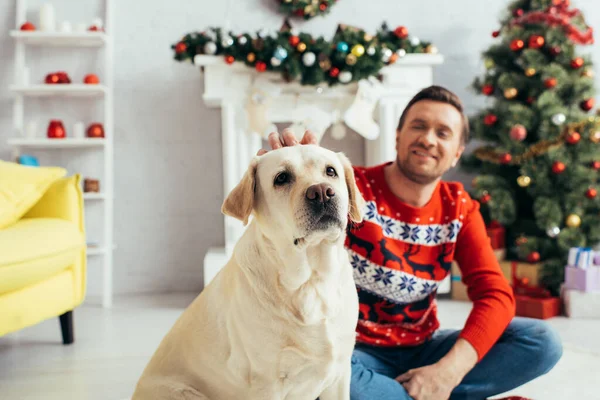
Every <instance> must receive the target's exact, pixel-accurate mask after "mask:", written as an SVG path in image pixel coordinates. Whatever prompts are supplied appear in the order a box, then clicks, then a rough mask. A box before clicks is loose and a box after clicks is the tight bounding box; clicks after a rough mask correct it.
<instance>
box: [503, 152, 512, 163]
mask: <svg viewBox="0 0 600 400" xmlns="http://www.w3.org/2000/svg"><path fill="white" fill-rule="evenodd" d="M511 161H512V156H511V155H510V154H509V153H504V154H502V155H501V156H500V163H502V164H509V163H510V162H511Z"/></svg>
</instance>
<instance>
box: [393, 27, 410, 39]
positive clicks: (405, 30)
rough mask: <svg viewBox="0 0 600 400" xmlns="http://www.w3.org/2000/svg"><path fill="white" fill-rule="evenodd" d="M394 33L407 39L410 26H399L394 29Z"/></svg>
mask: <svg viewBox="0 0 600 400" xmlns="http://www.w3.org/2000/svg"><path fill="white" fill-rule="evenodd" d="M394 34H395V35H396V36H398V37H399V38H400V39H406V38H407V37H408V28H407V27H405V26H399V27H397V28H396V29H394Z"/></svg>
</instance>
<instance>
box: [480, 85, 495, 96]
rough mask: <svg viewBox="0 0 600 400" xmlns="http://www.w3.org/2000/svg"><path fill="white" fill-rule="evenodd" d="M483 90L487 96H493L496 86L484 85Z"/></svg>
mask: <svg viewBox="0 0 600 400" xmlns="http://www.w3.org/2000/svg"><path fill="white" fill-rule="evenodd" d="M481 92H482V93H483V94H485V95H486V96H491V95H492V94H493V93H494V86H493V85H490V84H487V85H483V87H482V88H481Z"/></svg>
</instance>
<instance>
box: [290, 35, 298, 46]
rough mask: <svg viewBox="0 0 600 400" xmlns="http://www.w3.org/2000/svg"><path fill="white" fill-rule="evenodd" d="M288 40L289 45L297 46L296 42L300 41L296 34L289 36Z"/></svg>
mask: <svg viewBox="0 0 600 400" xmlns="http://www.w3.org/2000/svg"><path fill="white" fill-rule="evenodd" d="M289 42H290V45H292V46H294V47H296V46H298V43H300V38H299V37H298V36H290V39H289Z"/></svg>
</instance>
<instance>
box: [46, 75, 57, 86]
mask: <svg viewBox="0 0 600 400" xmlns="http://www.w3.org/2000/svg"><path fill="white" fill-rule="evenodd" d="M44 82H46V83H47V84H48V85H54V84H57V83H59V82H60V77H59V76H58V74H57V73H56V72H53V73H51V74H48V75H46V79H45V80H44Z"/></svg>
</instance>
